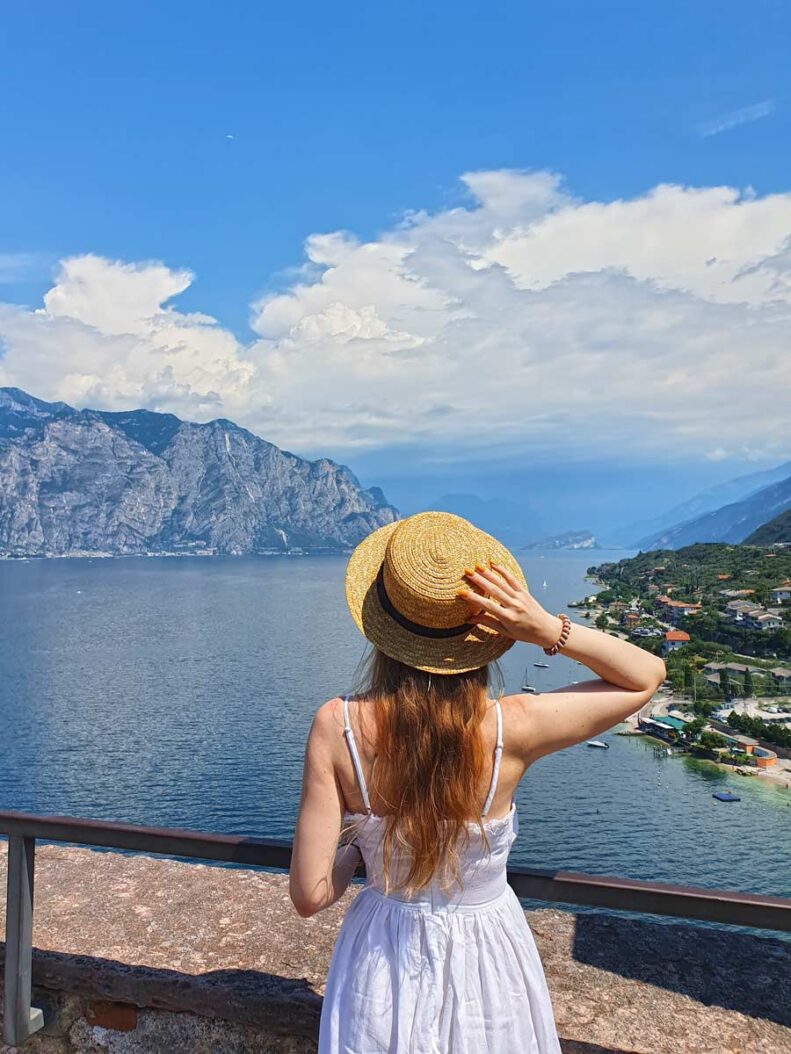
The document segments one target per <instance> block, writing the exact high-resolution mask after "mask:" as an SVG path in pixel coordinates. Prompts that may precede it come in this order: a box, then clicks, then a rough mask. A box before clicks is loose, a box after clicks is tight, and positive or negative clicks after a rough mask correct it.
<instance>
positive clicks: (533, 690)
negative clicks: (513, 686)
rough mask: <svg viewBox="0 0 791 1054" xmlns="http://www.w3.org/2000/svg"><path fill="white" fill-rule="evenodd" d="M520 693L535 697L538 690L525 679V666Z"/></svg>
mask: <svg viewBox="0 0 791 1054" xmlns="http://www.w3.org/2000/svg"><path fill="white" fill-rule="evenodd" d="M522 691H523V692H527V693H528V694H529V695H535V694H536V692H537V691H538V688H534V687H533V685H532V684H531V683H530V681H528V679H527V667H526V666H525V679H524V681H523V683H522Z"/></svg>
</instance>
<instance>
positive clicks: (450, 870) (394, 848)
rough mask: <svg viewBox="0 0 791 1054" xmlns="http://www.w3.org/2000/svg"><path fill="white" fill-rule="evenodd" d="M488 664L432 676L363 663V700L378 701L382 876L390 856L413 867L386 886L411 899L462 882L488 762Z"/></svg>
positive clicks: (375, 656) (384, 659)
mask: <svg viewBox="0 0 791 1054" xmlns="http://www.w3.org/2000/svg"><path fill="white" fill-rule="evenodd" d="M492 673H493V674H494V679H495V680H497V679H499V668H498V667H496V666H495V665H494V664H492V668H490V667H489V666H483V667H481V668H480V669H477V670H472V671H470V672H469V673H457V674H441V675H440V674H432V675H429V674H427V673H425V672H424V671H423V670H416V669H415V668H414V667H412V666H406V665H405V664H404V663H401V662H398V661H397V660H395V659H391V658H389V657H388V656H387V655H385V654H384V653H383V652H381V651H379V650H378V649H377V648H374V649H373V650H372V651H371V652H370V653H369V655H368V656H367V657H366V659H365V660H364V661H363V663H362V665H361V669H360V673H359V676H358V679H357V681H358V683H357V691H358V694H360V695H362V696H365V697H366V698H368V699H370V700H372V701H373V703H374V706H373V713H374V715H375V722H376V756H375V760H374V764H373V769H372V775H371V791H372V799H374V800H375V801H376V802H377V804H378V810H377V811H378V812H380V813H382V814H383V815H384V817H385V833H384V839H383V844H382V852H383V856H384V859H383V864H384V873H385V875H386V876H389V875H390V874H391V869H390V863H391V861H392V860H393V857H394V854H398V856H399V858H402V859H405V860H406V861H407V864H406V865H404V867H403V868H400V871H401V873H400V874H399V875H398V876H397V878H396V879H395V880H394V881H393V882H392V884H391V883H388V884H389V888H390V889H393V890H399V891H402V892H404V893H405V894H406V895H408V896H409V895H412V894H414V893H416V892H418V891H419V890H421V889H423V888H424V887H425V886H427V885H428V884H429V883H430V882H431V881H432V879H434V878H435V876H436V877H437V879H438V880H439V882H440V884H441V886H442V887H445V888H448V887H450V886H451V885H453V884H454V883H458V881H459V852H460V850H462V849H463V848H464V847H465V846H466V845H467V843H468V841H469V836H470V825H469V821H470V819H471V818H473V817H478V818H479V824H480V832H481V836H482V837H483V838H484V840H485V839H486V832H485V829H484V826H483V822H482V820H480V807H481V802H480V795H481V781H482V779H483V776H484V772H485V769H486V763H487V760H488V756H487V753H486V751H485V749H484V744H483V738H482V734H481V725H482V722H483V718H484V715H485V713H486V708H487V706H488V700H487V687H488V686H489V681H490V677H491V676H492Z"/></svg>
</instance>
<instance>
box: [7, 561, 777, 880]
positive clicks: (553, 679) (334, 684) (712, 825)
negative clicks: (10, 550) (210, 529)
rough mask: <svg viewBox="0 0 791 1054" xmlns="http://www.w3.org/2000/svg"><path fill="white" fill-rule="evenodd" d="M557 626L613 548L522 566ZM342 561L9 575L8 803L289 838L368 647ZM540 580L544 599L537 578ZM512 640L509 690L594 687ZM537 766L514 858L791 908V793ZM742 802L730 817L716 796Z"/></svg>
mask: <svg viewBox="0 0 791 1054" xmlns="http://www.w3.org/2000/svg"><path fill="white" fill-rule="evenodd" d="M520 555H521V557H522V563H523V566H524V568H525V571H526V574H527V577H528V581H529V582H530V584H531V587H532V589H533V591H534V592H535V593H536V595H538V596H539V597H540V599H541V600H542V602H543V603H544V604H545V605H546V606H547V607H548V609H549V610H551V611H560V610H563V609H564V608H565V605H566V604H567V602H568V601H569V600H573V599H578V598H579V597H581V596H583V595H584V594H586V593H589V592H591V591H592V589H593V587H592V586H591V585H590V583H587V582H585V581H584V576H585V572H586V569H587V567H588V566H589V565H590V564H591V563H596V562H599V561H601V560H604V559H607V560H610V559H617V558H618V557H619V556H620V555H626V554H620V553H613V552H601V553H584V552H583V553H569V552H562V553H546V554H544V555H542V554H540V553H529V554H520ZM345 564H346V561H345V559H343V558H340V557H337V558H335V557H321V558H320V557H315V558H314V557H312V558H305V559H285V558H282V559H278V558H270V559H266V558H212V559H167V558H150V559H126V560H52V561H43V560H38V561H29V562H19V563H17V562H0V626H2V633H1V634H0V729H2V732H3V734H2V737H0V808H5V809H20V810H28V811H31V812H37V813H60V814H71V815H75V816H88V817H95V818H102V819H112V820H122V821H128V822H133V823H145V824H154V825H166V826H183V827H191V828H196V829H204V830H214V831H222V832H231V833H242V834H254V835H269V836H279V837H287V836H289V835H290V834H291V831H292V829H293V821H294V817H295V813H296V808H297V802H298V796H299V787H300V779H301V766H302V754H303V750H304V743H305V738H306V736H307V732H308V728H309V726H310V720H311V716H312V714H313V712H314V710H315V709H316V707H317V706H318V705H319V704H320V703H321V702H323V701H324V700H325V699H327V698H329V697H330V696H332V695H335V694H338V693H343V692H344V691H345V690H347V689H348V688H349V687H350V686H351V684H352V681H353V675H354V671H355V668H356V666H357V663H358V660H359V659H360V657H361V655H362V653H363V650H364V642H363V640H362V638H361V637H360V636H359V635H358V633H357V631H356V629H355V628H354V626H353V624H352V622H351V619H350V617H349V615H348V613H347V610H346V606H345V603H344V599H343V577H344V570H345ZM544 581H546V583H547V584H546V588H544V587H543V582H544ZM539 659H540V660H543V659H544V656H543V655H542V654H541V653H540V652H539V651H538V649H536V648H532V647H528V646H526V645H521V644H517V645H516V646H515V647H514V648H513V649H511V650H510V651H509V652H508V653H506V655H505V656H504V658H503V659H502V660H501V667H502V670H503V673H504V676H505V682H506V691H509V692H514V691H517V690H518V689H519V687H520V685H521V683H522V680H523V678H524V674H525V667H526V666H527V668H528V676H529V678H530V680H531V681H532V683H534V684H536V685H537V686H538V687H539V688H542V687H543V688H551V687H557V686H559V685H561V684H563V683H568V682H569V681H571V680H584V679H585V678H586V676H587V674H586V671H585V670H584V669H583V668H582V667H581V666H578V665H577V664H575V663H573V662H571V661H569V660H567V659H563V658H559V659H554V660H547V661H548V662H549V663H550V668H549V669H548V670H538V669H535V668H534V667H533V666H532V663H533V662H534V661H535V660H539ZM605 738H607V740H608V742H609V743H610V747H611V749H610V750H609V751H599V750H591V749H589V748H587V747H585V746H584V745H581V746H578V747H574V748H571V749H569V750H566V751H563V752H561V753H560V754H556V755H554V756H552V757H550V758H545V759H543V760H542V761H540V762H539V763H538V764H537V765H536V766H534V768H533V769H531V771H530V772H529V773H528V775H527V777H526V778H525V780H524V781H523V783H522V785H521V787H520V788H519V791H518V793H517V805H518V809H519V821H520V831H519V837H518V839H517V842H516V844H515V846H514V850H513V857H512V859H513V860H514V861H516V862H519V863H524V864H529V865H532V866H536V867H557V868H563V869H568V870H580V871H589V872H594V873H601V874H612V875H625V876H630V877H634V878H642V879H658V880H663V881H673V882H681V883H688V884H693V885H702V886H715V887H721V888H732V889H742V890H750V891H755V892H766V893H774V894H779V895H785V896H789V895H791V795H788V794H787V793H785V792H782V791H779V790H777V789H775V788H774V787H771V786H766V785H764V784H763V783H761V782H760V781H759V780H757V779H755V780H750V781H747V780H744V779H740V777H738V776H736V775H731V774H730V773H725V772H723V771H720V770H719V769H716V768H715V767H713V766H711V765H708V764H706V763H703V762H698V761H695V760H692V759H689V758H659V759H658V758H656V757H654V753H653V750H652V749H651V746H650V745H649V744H648V743H647V742H645V741H643V740H642V739H640V738H635V739H626V738H623V737H617V736H615V735H613V734H612V733H608V734H607V735H606V736H605ZM726 785H729V786H734V785H735V786H736V788H737V789H738V792H739V793H740V794H741V795H742V800H741V801H740V802H738V803H735V804H732V805H728V804H723V803H720V802H716V801H715V800H714V799H713V798H712V797H711V794H712V791H713V790H716V789H717V788H718V787H723V786H726Z"/></svg>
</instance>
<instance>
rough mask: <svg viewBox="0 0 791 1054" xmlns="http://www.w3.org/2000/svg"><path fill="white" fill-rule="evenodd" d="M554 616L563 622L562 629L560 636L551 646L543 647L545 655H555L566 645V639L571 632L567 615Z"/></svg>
mask: <svg viewBox="0 0 791 1054" xmlns="http://www.w3.org/2000/svg"><path fill="white" fill-rule="evenodd" d="M555 618H559V619H560V620H561V622H562V623H563V629H562V630H561V631H560V636H559V637H558V639H557V640H556V641H555V643H554V644H553V645H552V647H551V648H544V654H545V655H557V653H558V652H559V651H560V650H561V648H565V647H566V641H567V640H568V639H569V633H571V619H570V618H569V617H568V615H556V616H555Z"/></svg>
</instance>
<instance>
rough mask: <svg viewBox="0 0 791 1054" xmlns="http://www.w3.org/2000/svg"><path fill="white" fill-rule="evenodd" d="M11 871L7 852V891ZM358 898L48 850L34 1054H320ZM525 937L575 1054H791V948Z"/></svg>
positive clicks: (652, 926) (40, 884) (573, 917)
mask: <svg viewBox="0 0 791 1054" xmlns="http://www.w3.org/2000/svg"><path fill="white" fill-rule="evenodd" d="M5 855H6V846H5V843H0V882H2V883H3V885H2V886H0V888H4V872H5ZM355 893H356V891H351V892H349V893H347V894H346V896H345V897H344V898H343V899H342V900H341V901H340V902H339V904H338V905H336V906H334V907H333V908H331V909H329V910H328V911H326V912H322V913H321V914H319V915H317V916H315V917H314V918H312V919H301V918H299V916H297V915H296V913H295V912H294V910H293V909H292V907H291V904H290V901H289V898H288V887H287V880H286V878H285V876H283V875H275V874H269V873H265V872H262V871H251V870H241V869H235V868H225V867H213V866H208V865H204V864H188V863H184V862H180V861H175V860H168V859H161V858H152V857H145V856H139V855H134V856H133V855H127V854H122V853H116V852H100V851H94V850H90V849H78V848H72V847H66V846H48V845H42V846H39V847H38V849H37V853H36V908H35V925H34V945H35V952H34V984H35V986H36V991H37V994H38V995H39V997H40V998H41V999H42V1000H43V1002H44V1003H45V1004H46V1006H47V1007H48V1008H50V1009H52V1008H54V1007H56V1008H57V1011H58V1013H57V1015H56V1017H55V1020H54V1022H53V1024H52V1025H51V1026H48V1027H47V1029H46V1030H45V1032H46V1034H38V1035H36V1036H34V1037H32V1038H31V1039H30V1040H29V1041H28V1043H27V1044H26V1045H25V1048H24V1049H25V1050H26V1051H27V1050H30V1051H31V1052H36V1051H39V1052H41V1054H76V1052H90V1054H93V1052H94V1051H97V1052H98V1051H103V1052H112V1054H116V1052H117V1054H136V1052H140V1054H143V1052H146V1054H149V1052H150V1054H169V1052H171V1051H172V1052H174V1054H176V1052H178V1054H204V1052H206V1054H237V1052H238V1054H248V1052H249V1054H264V1052H271V1054H302V1052H303V1051H304V1052H307V1051H314V1050H315V1034H316V1028H317V1023H318V1016H319V1013H320V1006H321V994H322V991H323V986H324V979H325V977H326V972H327V966H328V964H329V959H330V955H331V952H332V946H333V942H334V940H335V935H336V933H337V929H338V926H339V924H340V920H341V918H342V916H343V913H344V911H345V910H346V908H347V907H348V904H349V903H350V901H351V899H352V897H353V896H354V895H355ZM0 918H2V905H0ZM527 919H528V922H529V924H530V926H531V929H532V930H533V933H534V935H535V938H536V942H537V944H538V947H539V951H540V953H541V957H542V960H543V962H544V967H545V970H546V974H547V980H548V982H549V987H550V991H551V994H552V1000H553V1005H554V1008H555V1015H556V1020H557V1023H558V1030H559V1032H560V1035H561V1037H562V1038H563V1050H564V1054H791V1000H789V998H788V993H789V992H790V991H791V943H789V942H787V941H785V940H781V939H778V938H773V937H766V936H756V935H752V934H750V933H747V932H739V931H735V930H728V929H725V928H719V929H716V928H713V927H703V926H699V925H692V924H689V925H686V924H679V923H668V922H652V921H648V920H645V919H632V918H627V917H623V916H615V915H607V914H600V913H572V912H566V911H557V910H553V909H541V910H536V911H528V912H527ZM5 1049H6V1050H7V1049H8V1048H5Z"/></svg>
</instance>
